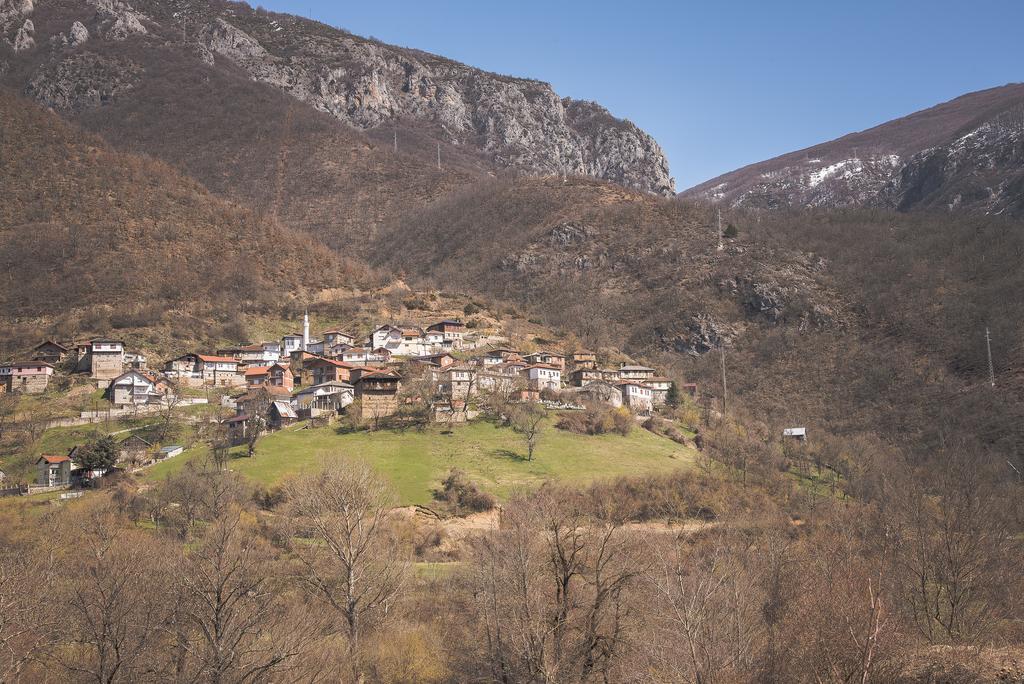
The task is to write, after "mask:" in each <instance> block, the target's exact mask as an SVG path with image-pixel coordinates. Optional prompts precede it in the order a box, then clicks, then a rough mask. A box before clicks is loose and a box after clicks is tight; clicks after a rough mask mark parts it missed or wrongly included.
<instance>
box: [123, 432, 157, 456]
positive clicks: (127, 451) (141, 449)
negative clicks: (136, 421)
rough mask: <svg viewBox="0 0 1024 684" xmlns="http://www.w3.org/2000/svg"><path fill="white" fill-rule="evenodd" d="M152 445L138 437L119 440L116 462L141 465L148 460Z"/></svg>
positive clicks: (132, 436)
mask: <svg viewBox="0 0 1024 684" xmlns="http://www.w3.org/2000/svg"><path fill="white" fill-rule="evenodd" d="M152 451H153V445H152V444H150V443H149V442H147V441H146V440H144V439H143V438H142V437H139V436H138V435H129V436H128V437H125V438H124V439H122V440H121V443H120V444H119V445H118V455H117V460H118V461H128V462H130V463H143V462H145V461H147V460H148V456H149V454H150V452H152Z"/></svg>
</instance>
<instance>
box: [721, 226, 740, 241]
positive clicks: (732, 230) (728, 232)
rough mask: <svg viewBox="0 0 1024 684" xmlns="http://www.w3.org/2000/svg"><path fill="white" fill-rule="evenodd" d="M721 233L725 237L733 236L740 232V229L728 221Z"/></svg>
mask: <svg viewBox="0 0 1024 684" xmlns="http://www.w3.org/2000/svg"><path fill="white" fill-rule="evenodd" d="M722 234H723V235H724V236H725V237H727V238H734V237H736V236H737V235H739V234H740V231H739V229H737V228H736V226H734V225H733V224H731V223H730V224H729V225H728V226H726V228H725V231H723V233H722Z"/></svg>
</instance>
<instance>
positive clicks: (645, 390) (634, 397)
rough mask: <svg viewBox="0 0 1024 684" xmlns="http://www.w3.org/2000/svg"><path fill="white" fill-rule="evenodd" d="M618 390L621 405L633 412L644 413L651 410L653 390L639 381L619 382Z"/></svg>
mask: <svg viewBox="0 0 1024 684" xmlns="http://www.w3.org/2000/svg"><path fill="white" fill-rule="evenodd" d="M618 387H619V391H620V392H622V405H623V406H626V407H627V408H629V409H630V410H631V411H633V412H634V413H639V414H641V415H642V414H646V413H650V412H651V408H652V407H653V405H654V390H652V389H651V388H650V387H648V386H647V385H643V384H641V383H639V382H631V381H627V382H620V383H619V385H618Z"/></svg>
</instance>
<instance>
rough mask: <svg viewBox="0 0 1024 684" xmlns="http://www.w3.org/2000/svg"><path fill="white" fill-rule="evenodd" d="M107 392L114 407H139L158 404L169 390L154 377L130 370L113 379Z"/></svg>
mask: <svg viewBox="0 0 1024 684" xmlns="http://www.w3.org/2000/svg"><path fill="white" fill-rule="evenodd" d="M107 392H108V396H109V397H110V401H111V402H113V403H114V404H115V405H116V406H129V405H136V406H140V405H145V404H158V403H160V402H161V401H163V399H164V397H165V396H166V395H167V394H168V393H169V392H170V388H169V387H167V385H166V383H164V382H161V381H160V379H159V378H157V377H156V376H155V375H152V374H150V373H144V372H141V371H137V370H130V371H128V372H127V373H122V374H121V375H119V376H117V377H116V378H114V379H113V380H112V381H111V382H110V387H109V388H108V389H107Z"/></svg>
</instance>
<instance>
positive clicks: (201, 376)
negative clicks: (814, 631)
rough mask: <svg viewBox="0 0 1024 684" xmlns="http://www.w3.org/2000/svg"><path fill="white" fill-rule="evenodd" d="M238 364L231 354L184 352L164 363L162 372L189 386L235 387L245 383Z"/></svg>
mask: <svg viewBox="0 0 1024 684" xmlns="http://www.w3.org/2000/svg"><path fill="white" fill-rule="evenodd" d="M238 366H239V361H238V359H235V358H234V357H231V356H213V355H210V354H185V355H183V356H179V357H178V358H176V359H171V360H170V361H168V362H167V363H166V364H164V373H165V374H166V375H167V376H168V377H170V378H176V379H178V380H179V381H181V382H182V384H185V385H188V386H190V387H194V386H200V385H214V386H217V387H235V386H238V385H242V384H245V376H243V375H241V374H240V373H239V372H238Z"/></svg>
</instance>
